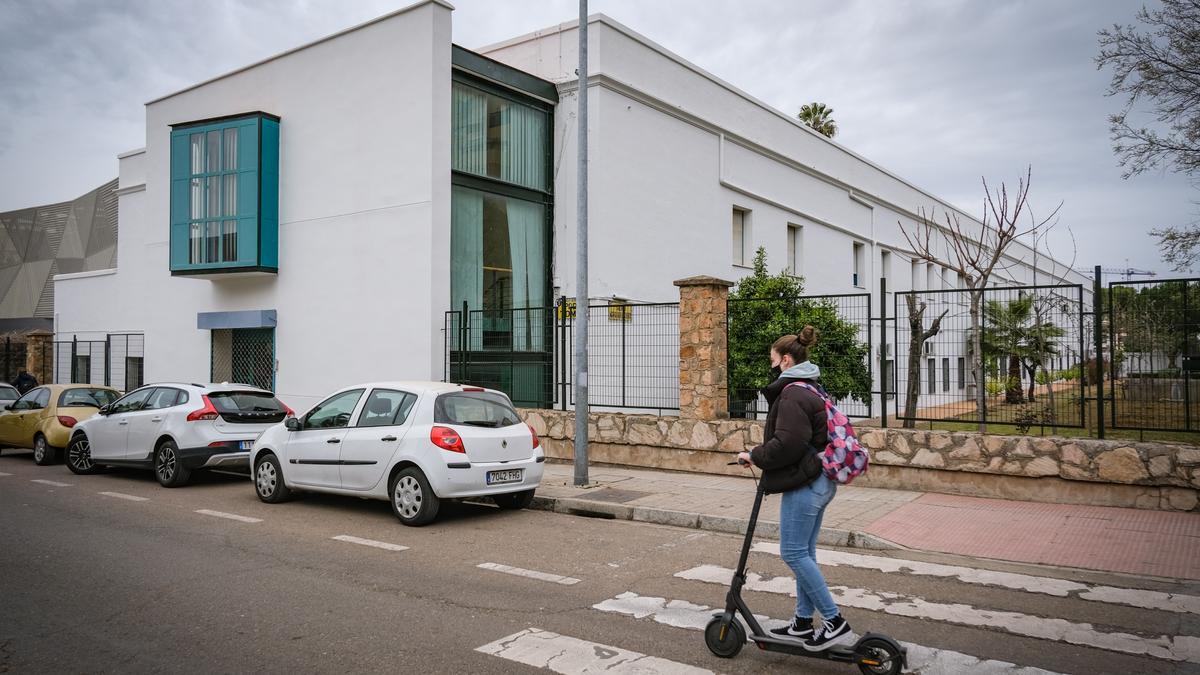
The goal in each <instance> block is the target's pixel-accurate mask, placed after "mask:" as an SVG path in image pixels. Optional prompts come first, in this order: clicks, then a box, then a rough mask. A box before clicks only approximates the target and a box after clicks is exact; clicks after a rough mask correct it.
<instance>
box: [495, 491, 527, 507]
mask: <svg viewBox="0 0 1200 675" xmlns="http://www.w3.org/2000/svg"><path fill="white" fill-rule="evenodd" d="M492 499H493V500H494V501H495V502H496V506H499V507H500V508H502V509H506V510H509V511H520V510H521V509H527V508H529V505H530V504H533V490H523V491H521V492H510V493H508V494H505V495H492Z"/></svg>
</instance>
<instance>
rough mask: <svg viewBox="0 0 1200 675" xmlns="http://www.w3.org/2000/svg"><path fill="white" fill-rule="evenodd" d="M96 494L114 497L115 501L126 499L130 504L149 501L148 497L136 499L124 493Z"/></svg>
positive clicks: (134, 496) (136, 497)
mask: <svg viewBox="0 0 1200 675" xmlns="http://www.w3.org/2000/svg"><path fill="white" fill-rule="evenodd" d="M97 494H102V495H104V496H105V497H116V498H117V499H127V500H129V501H131V502H148V501H150V498H149V497H138V496H136V495H127V494H125V493H124V492H100V493H97Z"/></svg>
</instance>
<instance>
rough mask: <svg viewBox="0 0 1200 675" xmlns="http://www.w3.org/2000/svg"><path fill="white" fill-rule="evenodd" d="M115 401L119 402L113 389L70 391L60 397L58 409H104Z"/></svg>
mask: <svg viewBox="0 0 1200 675" xmlns="http://www.w3.org/2000/svg"><path fill="white" fill-rule="evenodd" d="M115 400H117V392H115V391H113V390H112V389H90V388H82V389H68V390H66V391H64V392H63V393H62V395H61V396H59V397H58V407H60V408H65V407H68V406H77V407H88V408H103V407H104V406H106V405H108V404H109V403H112V402H113V401H115Z"/></svg>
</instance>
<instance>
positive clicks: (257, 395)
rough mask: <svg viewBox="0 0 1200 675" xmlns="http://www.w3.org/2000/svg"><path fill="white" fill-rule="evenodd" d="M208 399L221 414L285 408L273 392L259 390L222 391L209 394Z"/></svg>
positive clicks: (278, 410) (279, 410)
mask: <svg viewBox="0 0 1200 675" xmlns="http://www.w3.org/2000/svg"><path fill="white" fill-rule="evenodd" d="M208 400H210V401H212V404H213V407H214V408H216V409H217V412H219V413H221V414H225V413H249V412H277V413H281V412H285V411H286V410H287V408H285V407H284V406H283V403H281V402H280V401H279V399H277V398H275V396H274V395H273V394H268V393H266V392H260V391H224V392H217V393H215V394H209V395H208Z"/></svg>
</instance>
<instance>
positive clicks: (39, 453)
mask: <svg viewBox="0 0 1200 675" xmlns="http://www.w3.org/2000/svg"><path fill="white" fill-rule="evenodd" d="M57 461H58V448H54V447H51V446H50V444H49V443H48V442H47V441H46V437H45V436H43V435H41V434H38V435H37V436H36V437H34V439H33V462H34V464H37V465H38V466H47V465H49V464H54V463H55V462H57Z"/></svg>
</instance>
